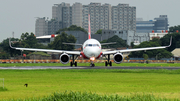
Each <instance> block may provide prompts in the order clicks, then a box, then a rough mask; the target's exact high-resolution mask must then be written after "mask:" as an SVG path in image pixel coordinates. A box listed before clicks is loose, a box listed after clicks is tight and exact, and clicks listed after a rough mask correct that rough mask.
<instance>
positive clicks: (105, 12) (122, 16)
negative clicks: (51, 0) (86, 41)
mask: <svg viewBox="0 0 180 101" xmlns="http://www.w3.org/2000/svg"><path fill="white" fill-rule="evenodd" d="M88 14H90V16H91V22H90V23H91V34H94V33H96V32H97V31H98V30H99V29H105V30H112V29H113V30H133V31H136V7H131V6H129V4H118V5H117V6H111V5H110V4H107V3H106V4H101V3H90V4H88V5H82V4H81V3H74V4H73V5H72V6H70V4H69V3H64V2H62V3H61V4H54V5H53V6H52V19H53V21H56V23H58V24H57V26H58V27H56V28H67V27H70V26H71V25H76V26H80V27H82V28H84V29H85V30H87V31H88ZM38 20H40V19H37V20H36V28H35V29H36V31H35V34H36V36H40V35H49V34H55V33H53V32H56V31H54V30H56V29H52V28H49V27H52V26H50V25H47V24H46V23H48V22H49V21H46V20H45V19H43V21H42V22H41V23H40V21H38ZM50 21H52V20H50ZM50 23H51V24H53V26H54V27H53V28H55V26H56V24H55V22H53V23H52V22H50ZM60 24H61V25H60ZM45 29H46V30H45ZM58 30H59V29H58ZM58 30H57V31H58Z"/></svg>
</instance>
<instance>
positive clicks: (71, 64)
mask: <svg viewBox="0 0 180 101" xmlns="http://www.w3.org/2000/svg"><path fill="white" fill-rule="evenodd" d="M77 57H78V56H76V57H74V55H72V61H71V62H70V66H71V67H72V66H73V65H74V66H75V67H77V62H74V61H75V60H76V59H77Z"/></svg>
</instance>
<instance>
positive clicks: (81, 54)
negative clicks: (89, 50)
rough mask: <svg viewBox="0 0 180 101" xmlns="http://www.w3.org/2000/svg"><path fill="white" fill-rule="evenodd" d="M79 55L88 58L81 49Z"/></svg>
mask: <svg viewBox="0 0 180 101" xmlns="http://www.w3.org/2000/svg"><path fill="white" fill-rule="evenodd" d="M81 55H82V56H83V58H84V59H89V58H88V57H86V55H85V54H84V53H83V51H81Z"/></svg>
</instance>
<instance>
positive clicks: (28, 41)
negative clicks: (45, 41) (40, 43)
mask: <svg viewBox="0 0 180 101" xmlns="http://www.w3.org/2000/svg"><path fill="white" fill-rule="evenodd" d="M20 41H21V44H22V45H23V46H24V48H37V46H36V45H37V39H36V37H35V35H34V34H33V33H31V34H29V33H27V32H26V33H25V34H24V33H22V35H21V39H20Z"/></svg>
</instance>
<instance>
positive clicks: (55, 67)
mask: <svg viewBox="0 0 180 101" xmlns="http://www.w3.org/2000/svg"><path fill="white" fill-rule="evenodd" d="M0 69H21V70H32V69H170V70H174V69H180V67H114V66H112V67H100V66H99V67H85V66H81V67H68V66H61V67H59V66H34V67H30V66H27V67H0Z"/></svg>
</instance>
